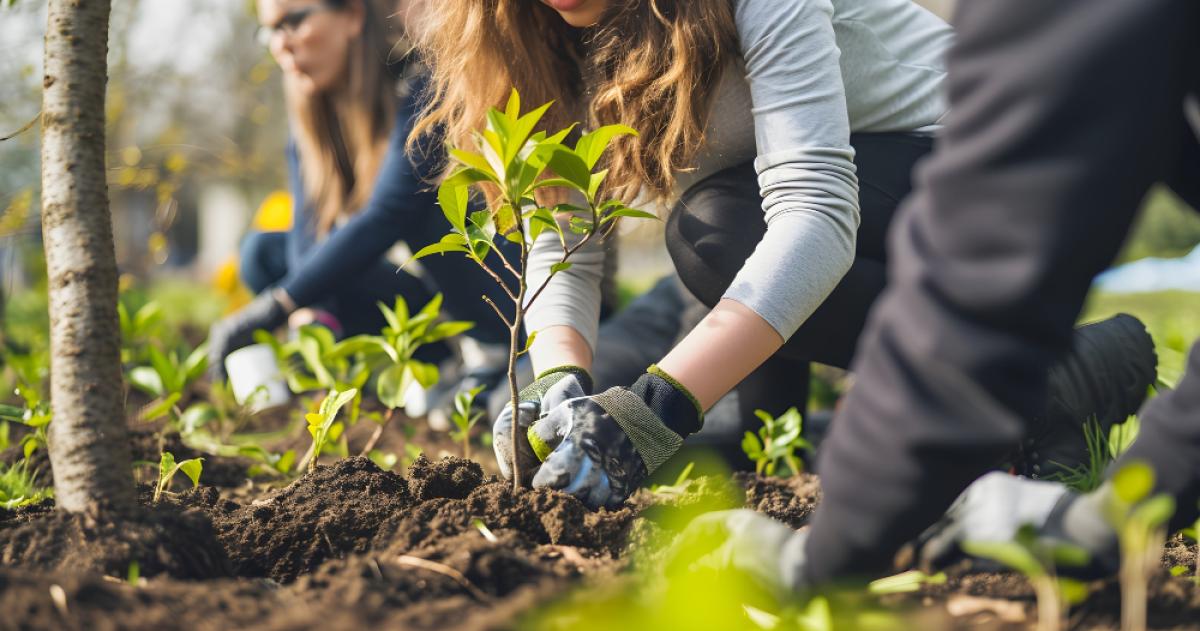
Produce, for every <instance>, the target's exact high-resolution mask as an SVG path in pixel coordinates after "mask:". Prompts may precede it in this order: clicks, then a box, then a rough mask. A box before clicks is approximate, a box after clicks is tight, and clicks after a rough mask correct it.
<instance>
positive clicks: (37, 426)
mask: <svg viewBox="0 0 1200 631" xmlns="http://www.w3.org/2000/svg"><path fill="white" fill-rule="evenodd" d="M16 393H17V396H19V397H21V398H22V399H24V400H25V406H24V407H17V406H14V405H0V420H2V421H3V423H4V430H3V432H4V442H5V444H6V445H7V443H8V442H9V438H8V432H9V429H8V423H10V422H13V423H19V424H21V425H24V426H25V427H26V428H28V429H29V431H28V432H26V433H25V435H24V436H22V437H21V442H20V445H21V453H22V454H23V455H24V457H25V459H26V460H29V458H31V457H32V456H33V454H34V452H35V451H37V450H38V449H45V448H46V446H47V444H48V442H47V441H48V440H49V438H48V434H47V428H48V427H49V426H50V420H51V418H52V417H51V415H50V405H49V403H48V402H46V401H43V400H42V395H41V392H39V391H38V390H37V389H34V388H30V387H28V386H26V385H25V384H23V383H18V385H17V388H16Z"/></svg>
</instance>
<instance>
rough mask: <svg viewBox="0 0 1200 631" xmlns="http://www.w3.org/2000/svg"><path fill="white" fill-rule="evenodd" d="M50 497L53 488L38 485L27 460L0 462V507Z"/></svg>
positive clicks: (9, 507)
mask: <svg viewBox="0 0 1200 631" xmlns="http://www.w3.org/2000/svg"><path fill="white" fill-rule="evenodd" d="M51 497H54V490H53V489H50V488H46V487H43V486H39V485H38V483H37V473H36V472H35V471H32V470H30V468H29V462H27V461H24V460H22V461H21V462H18V463H16V464H11V465H3V464H0V508H5V509H8V510H12V509H14V508H17V507H20V506H25V505H27V504H37V503H39V502H41V501H43V500H46V499H49V498H51Z"/></svg>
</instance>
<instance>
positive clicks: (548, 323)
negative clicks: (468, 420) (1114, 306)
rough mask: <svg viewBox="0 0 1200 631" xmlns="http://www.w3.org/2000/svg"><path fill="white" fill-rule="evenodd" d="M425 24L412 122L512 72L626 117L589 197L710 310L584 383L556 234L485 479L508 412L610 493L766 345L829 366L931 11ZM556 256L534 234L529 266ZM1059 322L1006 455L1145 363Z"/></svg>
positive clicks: (640, 5)
mask: <svg viewBox="0 0 1200 631" xmlns="http://www.w3.org/2000/svg"><path fill="white" fill-rule="evenodd" d="M425 19H426V20H427V23H426V24H425V25H424V26H423V27H422V29H420V36H419V41H418V42H417V44H418V50H419V51H420V52H421V54H422V55H423V57H424V61H426V63H428V64H429V65H430V67H431V71H432V84H431V89H430V93H431V98H430V102H429V105H428V106H427V107H426V108H425V110H424V111H423V114H422V117H421V119H420V121H419V122H418V123H417V125H416V130H415V133H418V134H419V133H422V132H427V131H430V130H434V129H437V130H441V131H442V132H444V133H445V135H446V137H447V138H448V139H449V141H450V143H451V144H454V145H460V146H461V145H469V144H470V142H471V137H472V136H471V134H472V132H473V130H475V129H478V128H479V127H480V126H482V124H483V122H484V119H485V113H486V110H487V108H489V107H493V106H497V105H499V104H500V103H502V102H503V99H504V97H505V96H506V95H507V94H508V91H509V90H510V88H512V87H515V88H517V89H518V90H519V91H520V92H521V95H522V100H523V101H524V102H526V103H535V104H540V103H544V102H547V101H550V100H554V101H556V103H557V104H556V105H555V107H553V108H551V110H550V114H549V115H548V118H547V121H546V128H547V129H559V128H561V127H562V126H564V124H565V123H568V122H573V121H575V120H582V121H585V123H586V126H588V127H595V126H598V125H603V124H613V123H623V124H626V125H629V126H631V127H634V128H635V129H637V130H639V131H640V132H641V134H640V136H638V137H634V138H625V139H622V140H620V141H618V142H617V143H615V144H614V147H613V149H612V151H611V152H610V154H609V156H608V158H607V164H606V166H607V168H608V169H609V172H608V177H607V179H606V180H605V186H606V188H607V190H608V194H610V195H619V196H621V197H623V198H624V199H625V200H626V201H633V200H636V199H640V200H647V199H654V200H658V201H661V202H663V203H664V204H665V205H667V206H668V207H669V208H670V214H669V216H668V217H667V218H666V246H667V249H668V250H669V252H670V255H671V257H672V259H673V261H674V263H675V267H676V270H677V272H678V273H679V275H680V277H681V278H682V280H683V283H684V284H685V285H686V286H687V287H688V288H689V289H690V290H691V292H692V293H693V294H695V296H696V297H698V298H700V299H701V300H702V301H704V302H705V303H707V304H708V305H710V306H711V307H712V311H711V312H710V313H709V314H708V315H707V316H706V317H705V318H704V319H703V320H702V321H701V322H700V324H699V325H698V326H696V327H695V329H693V331H692V332H691V333H690V334H689V335H687V336H686V337H685V338H684V339H683V340H682V341H681V342H680V343H679V344H677V345H676V346H675V347H674V348H673V349H672V350H671V351H670V352H668V353H667V354H666V355H665V356H664V357H662V358H661V359H660V360H659V361H658V362H657V363H656V364H654V365H651V366H650V367H649V368H648V369H647V371H646V373H645V374H644V375H642V376H641V377H639V378H638V379H637V380H636V381H634V382H633V383H632V384H631V385H629V386H627V387H618V388H611V389H609V390H607V391H605V392H603V393H599V394H593V393H592V392H591V388H590V383H589V382H590V378H589V375H588V372H587V368H588V367H589V365H590V362H591V358H592V356H593V354H594V353H595V352H596V350H597V349H596V347H595V339H596V330H597V326H596V321H597V317H596V313H597V299H596V296H597V293H598V292H597V291H596V287H595V278H597V269H599V266H601V265H602V264H603V259H604V251H603V249H602V248H601V247H599V246H597V247H593V248H591V249H590V250H587V249H585V250H583V251H580V252H579V254H578V255H577V256H576V257H575V258H574V259H573V261H574V265H573V266H572V267H571V268H570V269H568V270H566V271H564V272H562V273H560V274H558V275H556V276H555V278H554V279H553V281H552V282H551V283H550V286H549V287H548V288H547V290H546V292H545V293H543V294H542V297H541V298H540V299H539V302H538V303H537V304H536V306H535V307H534V308H533V310H532V311H531V312H530V314H529V317H528V326H529V329H530V330H537V331H538V337H537V338H536V341H535V343H534V344H533V347H532V351H531V352H532V357H533V361H534V364H535V366H536V367H537V369H538V370H540V371H541V373H540V376H539V379H538V380H537V381H536V382H535V383H534V384H533V386H531V387H530V388H527V389H526V390H525V391H524V392H523V393H522V396H521V400H522V405H521V406H520V413H519V414H517V415H516V416H517V418H516V420H515V421H514V419H513V412H512V410H511V409H506V410H505V411H504V412H502V413H501V414H500V416H499V417H498V419H497V422H496V427H495V432H494V436H495V439H496V440H495V446H496V453H497V457H498V459H499V460H500V464H501V468H502V471H503V472H504V473H505V474H508V475H511V471H510V470H509V468H508V463H509V455H508V454H509V450H510V449H512V448H513V447H514V446H513V445H511V443H510V442H509V440H508V437H509V436H510V430H511V426H512V423H513V422H516V423H517V425H518V427H519V429H520V430H521V431H520V432H518V435H519V439H518V444H517V445H516V446H515V447H516V449H515V452H516V454H517V459H518V461H519V462H520V463H521V465H522V467H521V469H522V472H523V473H524V474H526V475H530V476H532V483H533V484H534V486H546V487H552V488H560V489H564V490H567V491H568V492H571V493H574V494H575V495H577V496H579V497H580V498H582V499H583V500H585V501H586V502H587V503H589V504H591V505H593V506H600V505H613V504H615V503H619V502H620V501H622V500H623V499H624V498H625V497H627V496H628V495H629V494H630V493H631V492H632V491H633V490H635V489H636V488H637V486H638V485H639V484H640V483H641V482H642V481H643V480H644V479H645V478H646V477H647V475H648V474H649V473H651V472H653V470H654V469H655V468H656V467H658V466H659V465H661V464H662V463H663V462H664V461H665V460H666V459H667V458H669V457H670V456H671V455H672V454H673V453H674V452H675V451H676V450H677V449H678V448H679V446H680V444H681V442H682V440H683V439H684V438H685V437H687V436H688V435H690V434H693V433H695V432H696V431H697V430H698V429H699V428H700V427H701V425H702V422H703V414H704V411H705V410H706V409H708V408H709V407H710V406H711V405H712V404H713V403H714V402H715V401H716V400H717V399H718V398H720V397H721V396H722V395H723V394H724V393H725V392H727V391H729V390H730V389H731V388H733V387H734V386H735V385H736V384H738V383H739V382H740V381H741V380H742V379H743V378H745V377H746V376H747V375H748V374H749V373H750V372H751V371H753V370H754V369H755V368H756V367H758V366H759V365H760V364H762V363H763V362H764V361H765V360H767V359H768V358H769V357H771V356H773V355H776V354H784V355H787V356H790V357H795V358H798V359H803V360H808V361H818V362H821V363H826V364H831V365H834V366H841V367H846V366H848V365H849V362H850V358H851V356H852V355H853V353H854V349H855V346H856V344H857V340H858V336H859V334H860V333H861V331H862V329H863V325H864V322H865V319H866V317H867V313H868V310H869V308H870V306H871V304H872V303H873V302H874V300H875V298H876V297H877V296H878V295H879V293H880V291H881V290H882V288H883V286H884V284H885V279H886V270H887V251H886V247H885V238H884V236H885V234H886V232H887V229H888V226H889V224H890V223H891V221H892V216H893V213H894V211H895V209H896V206H897V203H898V201H899V200H900V199H901V198H903V197H904V196H905V195H906V194H907V193H908V192H909V190H910V188H911V180H912V177H913V176H912V173H913V168H914V166H915V165H916V164H917V162H918V161H919V160H920V159H921V158H922V157H923V156H925V155H926V154H928V153H929V151H930V149H931V147H932V146H933V142H934V137H935V135H936V133H937V131H938V130H939V128H940V123H941V121H942V119H943V117H944V116H945V115H946V111H945V103H944V100H943V97H942V93H941V90H942V81H943V78H944V76H945V70H944V68H943V64H942V58H943V54H944V52H945V50H946V49H947V47H948V46H949V45H950V43H951V39H952V32H951V30H950V28H949V27H948V26H947V25H946V24H945V23H944V22H943V21H941V20H940V19H939V18H937V17H936V16H934V15H933V14H932V13H929V12H928V11H926V10H924V9H922V8H920V7H919V6H918V5H916V4H913V3H912V2H911V1H910V0H445V1H443V2H439V4H438V10H437V11H436V12H430V13H428V14H427V15H426V16H425ZM410 142H411V141H410ZM1014 185H1016V186H1019V185H1020V183H1014ZM546 236H549V235H546ZM556 252H557V250H556V247H555V245H554V244H553V243H551V242H550V241H549V240H543V241H540V242H539V243H538V244H535V246H534V251H533V253H532V256H531V262H530V266H531V270H530V275H531V277H532V278H533V281H532V282H534V283H536V282H538V279H539V278H544V277H545V275H546V274H547V273H548V268H549V266H550V265H551V264H553V263H554V262H556V261H557V258H556V257H557V254H556ZM981 290H982V288H981ZM913 317H914V318H919V317H921V314H919V313H914V314H913ZM1081 336H1086V337H1087V338H1088V340H1089V344H1088V345H1087V346H1086V348H1087V351H1086V352H1076V353H1074V354H1073V355H1071V356H1069V357H1068V358H1066V359H1065V360H1064V366H1065V367H1066V368H1065V369H1064V370H1063V371H1062V375H1063V376H1062V377H1061V378H1058V379H1057V382H1056V383H1052V388H1058V389H1059V391H1057V392H1056V397H1057V398H1055V399H1054V400H1056V401H1059V402H1060V403H1061V402H1062V401H1067V402H1068V403H1066V404H1065V405H1059V406H1058V407H1053V406H1052V407H1050V408H1048V409H1047V411H1046V413H1045V414H1044V415H1043V417H1041V418H1039V419H1035V421H1036V422H1034V423H1033V430H1032V431H1031V433H1030V436H1031V440H1032V442H1031V443H1030V444H1029V445H1027V449H1026V451H1025V453H1024V454H1022V455H1021V457H1020V458H1018V462H1017V463H1016V464H1017V465H1018V467H1019V468H1021V469H1023V470H1028V471H1030V472H1033V473H1037V472H1038V471H1039V470H1040V469H1043V468H1048V467H1049V466H1050V462H1051V461H1050V460H1049V456H1048V454H1052V455H1053V456H1054V458H1055V460H1056V461H1058V462H1062V463H1064V464H1066V465H1070V464H1073V463H1075V462H1078V461H1079V460H1081V459H1082V457H1081V453H1080V452H1081V450H1083V451H1082V454H1083V455H1085V454H1086V451H1085V450H1086V447H1085V446H1084V445H1083V438H1082V431H1081V429H1080V428H1081V425H1082V423H1083V422H1084V420H1086V419H1087V418H1088V417H1089V416H1092V415H1095V416H1097V417H1098V418H1099V419H1100V420H1101V422H1102V423H1106V424H1111V423H1113V422H1116V421H1117V420H1124V418H1125V416H1126V414H1128V413H1129V412H1132V411H1133V410H1134V409H1136V406H1137V404H1138V403H1140V401H1141V398H1142V396H1144V392H1145V390H1146V385H1147V384H1148V383H1149V382H1150V381H1152V380H1153V374H1154V365H1155V364H1154V356H1153V347H1152V345H1151V344H1150V342H1149V337H1148V336H1147V335H1146V334H1145V331H1144V329H1142V327H1141V326H1140V324H1137V323H1136V321H1134V322H1133V323H1131V322H1129V321H1128V320H1126V319H1121V320H1114V321H1111V322H1109V323H1102V324H1100V325H1094V326H1092V327H1090V328H1088V329H1084V333H1082V334H1081ZM931 343H933V342H931ZM1130 348H1132V349H1134V350H1135V351H1137V352H1134V353H1130V352H1129V349H1130ZM1097 349H1099V350H1097ZM1105 350H1107V351H1109V352H1101V351H1105ZM1127 365H1132V366H1134V369H1132V370H1116V369H1112V368H1113V367H1114V366H1117V367H1122V366H1127ZM1101 378H1103V379H1106V380H1107V381H1106V382H1104V383H1102V384H1098V383H1097V379H1101ZM1097 385H1099V386H1101V387H1093V386H1097ZM527 427H528V429H526V428H527ZM864 440H869V437H864ZM1042 473H1045V471H1042Z"/></svg>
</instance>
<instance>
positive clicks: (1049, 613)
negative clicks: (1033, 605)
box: [962, 525, 1090, 631]
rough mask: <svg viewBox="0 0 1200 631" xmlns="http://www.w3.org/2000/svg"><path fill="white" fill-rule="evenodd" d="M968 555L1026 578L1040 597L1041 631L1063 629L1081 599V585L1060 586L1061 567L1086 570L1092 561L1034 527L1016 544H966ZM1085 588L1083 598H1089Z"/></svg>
mask: <svg viewBox="0 0 1200 631" xmlns="http://www.w3.org/2000/svg"><path fill="white" fill-rule="evenodd" d="M962 549H963V551H964V552H966V553H967V554H970V555H972V556H977V557H980V558H984V559H992V560H993V561H996V562H998V563H1001V564H1003V565H1006V566H1008V567H1010V568H1012V569H1014V570H1016V571H1018V572H1020V573H1021V574H1023V575H1024V576H1025V578H1027V579H1028V580H1029V583H1030V584H1031V585H1032V586H1033V591H1034V594H1035V595H1036V596H1037V610H1038V626H1037V628H1038V630H1039V631H1053V630H1055V629H1059V628H1061V627H1062V624H1063V619H1064V617H1065V614H1066V608H1067V604H1068V603H1069V602H1070V601H1072V600H1081V598H1079V589H1080V585H1079V584H1078V583H1076V582H1073V581H1065V582H1060V581H1059V580H1058V579H1057V577H1056V568H1057V567H1059V566H1064V565H1065V566H1073V567H1082V566H1084V565H1087V563H1088V561H1089V560H1090V558H1089V555H1088V553H1087V551H1086V550H1084V549H1083V548H1080V547H1078V546H1073V545H1067V544H1054V543H1049V542H1047V541H1045V540H1044V539H1042V538H1040V537H1038V535H1037V531H1036V530H1035V529H1034V528H1033V527H1032V526H1028V525H1027V526H1023V527H1021V529H1020V530H1018V531H1017V535H1016V537H1015V539H1014V540H1013V541H1004V542H994V541H965V542H963V544H962ZM1086 595H1087V591H1086V588H1083V594H1082V596H1083V597H1086Z"/></svg>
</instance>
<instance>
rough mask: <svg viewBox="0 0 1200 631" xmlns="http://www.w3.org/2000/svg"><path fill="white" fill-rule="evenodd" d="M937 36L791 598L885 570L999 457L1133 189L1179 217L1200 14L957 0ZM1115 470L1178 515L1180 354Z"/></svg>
mask: <svg viewBox="0 0 1200 631" xmlns="http://www.w3.org/2000/svg"><path fill="white" fill-rule="evenodd" d="M956 22H957V32H958V43H957V45H956V46H955V48H954V49H953V50H952V52H951V54H950V56H949V71H950V77H949V82H948V94H949V96H950V101H951V103H950V115H949V117H948V120H947V122H946V127H945V129H944V131H943V133H942V134H941V135H940V136H939V144H938V150H937V152H936V153H935V155H934V156H933V157H932V158H931V159H930V160H928V161H927V162H926V163H924V164H923V166H922V168H921V169H920V170H919V172H918V177H917V181H918V183H917V191H916V192H915V193H914V195H913V196H912V197H910V198H909V200H907V202H906V203H905V205H904V207H903V208H902V210H901V211H900V212H899V214H898V219H897V221H896V224H895V225H894V226H893V228H892V233H891V235H890V241H889V246H890V247H889V253H890V262H891V268H890V270H889V285H888V288H887V290H886V292H885V293H884V294H883V295H882V296H881V297H880V298H879V300H878V303H877V304H876V305H875V307H874V309H873V311H872V313H871V316H870V320H869V323H868V326H867V331H866V332H865V333H864V335H863V338H862V340H861V342H860V344H859V353H858V356H857V358H856V361H855V364H854V369H855V372H856V378H857V381H856V386H855V388H854V390H853V391H852V392H851V393H850V395H849V396H848V397H847V399H846V401H845V402H844V405H843V407H842V409H841V411H840V413H839V415H838V417H837V419H836V420H835V422H834V424H833V427H832V429H831V433H830V435H829V436H828V438H827V439H826V441H825V444H824V447H823V449H822V454H821V457H820V461H819V471H820V473H821V476H822V484H823V491H824V499H823V501H822V504H821V505H820V507H819V508H818V509H817V512H816V514H815V515H814V517H813V520H812V528H811V531H810V534H809V539H808V543H807V565H806V571H807V572H808V578H809V579H810V580H815V581H825V580H830V579H833V578H835V577H839V576H845V575H847V574H859V573H876V572H879V571H883V570H886V569H887V566H888V565H889V564H890V562H891V560H892V558H893V555H894V553H895V552H896V551H897V550H898V549H899V547H900V546H901V545H902V544H903V543H904V542H906V541H909V540H911V539H912V538H914V537H915V536H916V535H917V534H918V533H919V532H920V531H921V530H922V529H924V528H925V527H927V526H928V525H929V524H931V523H932V522H933V521H934V520H935V519H936V518H938V517H939V516H940V515H941V514H942V512H943V511H945V509H946V508H947V507H948V506H949V505H950V503H951V502H952V501H953V499H954V498H955V497H956V496H957V495H958V494H959V493H960V492H961V491H962V490H963V489H964V488H965V487H966V486H967V484H968V483H970V482H971V481H972V480H973V479H974V478H975V477H977V476H978V475H979V474H981V473H983V472H984V471H985V470H986V469H988V468H989V467H992V466H994V465H995V464H996V463H997V462H998V460H999V459H1000V458H1001V457H1003V455H1004V454H1005V453H1007V452H1008V451H1009V450H1010V449H1012V447H1013V446H1014V445H1016V444H1017V443H1018V441H1019V440H1020V439H1021V437H1022V436H1023V434H1024V431H1025V422H1024V419H1028V418H1030V417H1031V416H1032V415H1033V414H1034V413H1035V412H1037V411H1038V410H1039V409H1041V407H1042V406H1043V405H1044V404H1045V389H1046V376H1047V370H1048V368H1049V366H1050V364H1051V362H1053V361H1054V360H1055V359H1056V358H1057V357H1059V356H1060V355H1061V354H1063V353H1064V352H1065V351H1066V350H1067V349H1068V347H1069V344H1070V339H1071V335H1072V325H1073V323H1074V321H1075V319H1076V318H1077V316H1078V314H1079V312H1080V309H1081V308H1082V305H1083V301H1084V297H1085V295H1086V292H1087V290H1088V286H1089V284H1090V281H1091V279H1092V277H1093V276H1094V275H1095V274H1096V273H1097V272H1099V271H1101V270H1102V269H1103V268H1104V267H1106V266H1107V265H1108V264H1109V263H1110V262H1111V260H1112V259H1113V258H1114V256H1115V255H1116V253H1117V250H1118V248H1119V247H1120V245H1121V243H1122V241H1123V240H1124V238H1125V236H1126V234H1127V232H1128V229H1129V226H1130V224H1131V222H1132V220H1133V217H1134V214H1135V211H1136V209H1137V208H1138V205H1139V202H1140V200H1141V199H1142V197H1143V196H1144V195H1145V193H1146V191H1147V189H1148V188H1149V187H1150V186H1151V185H1152V184H1153V183H1154V182H1156V181H1160V180H1166V181H1168V182H1169V183H1171V184H1172V185H1173V186H1174V187H1175V188H1176V190H1177V191H1179V192H1181V193H1183V194H1184V196H1185V197H1189V195H1190V196H1191V199H1190V201H1191V203H1193V205H1194V204H1195V203H1196V201H1197V200H1196V197H1195V193H1196V189H1197V181H1198V179H1200V161H1198V160H1197V159H1196V158H1197V155H1198V151H1197V145H1196V137H1195V135H1194V134H1193V132H1192V131H1191V130H1189V129H1188V128H1187V126H1186V125H1185V123H1184V117H1183V115H1182V110H1183V107H1182V104H1183V102H1184V99H1185V95H1186V94H1187V93H1188V92H1189V91H1192V92H1193V94H1194V93H1195V90H1196V87H1197V82H1200V3H1197V2H1195V0H1099V1H1098V0H1056V1H1054V2H1046V1H1044V0H1008V1H1007V2H987V1H984V0H964V1H963V2H961V3H960V5H959V9H958V15H957V19H956ZM1180 174H1185V175H1183V176H1182V177H1180ZM1189 191H1190V194H1189ZM1134 459H1141V460H1144V461H1147V462H1149V463H1151V464H1152V465H1153V466H1154V468H1155V470H1156V473H1157V483H1156V487H1157V488H1156V490H1157V491H1160V492H1166V493H1171V494H1173V495H1175V497H1176V498H1177V499H1178V501H1179V504H1178V506H1179V511H1178V513H1177V514H1176V519H1175V521H1174V523H1175V524H1179V523H1183V522H1184V521H1186V520H1190V519H1193V518H1194V517H1195V516H1196V512H1197V494H1198V491H1200V350H1197V349H1193V351H1192V354H1191V358H1190V360H1189V371H1188V373H1187V374H1186V375H1185V377H1184V379H1183V381H1182V382H1181V383H1180V384H1179V388H1178V390H1176V391H1174V392H1170V393H1165V394H1162V395H1160V396H1159V397H1158V398H1156V399H1155V400H1154V401H1153V402H1152V403H1151V404H1149V405H1148V406H1147V407H1146V408H1145V409H1144V410H1143V412H1142V415H1141V435H1140V437H1139V438H1138V440H1137V442H1136V444H1135V445H1134V446H1133V447H1132V449H1131V450H1130V451H1129V452H1128V454H1127V455H1126V456H1125V457H1124V458H1123V459H1122V462H1120V463H1117V466H1120V465H1121V464H1123V463H1124V462H1128V461H1131V460H1134Z"/></svg>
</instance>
